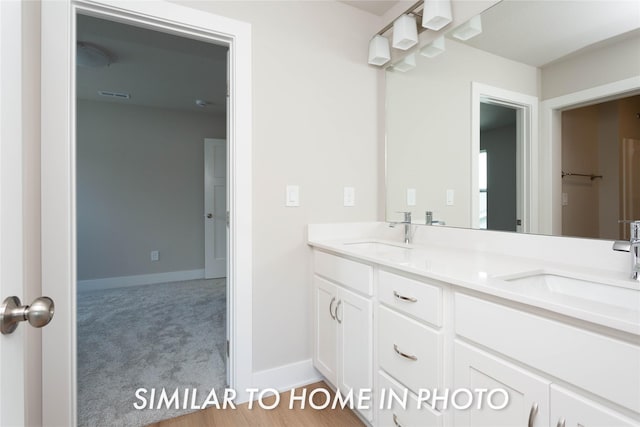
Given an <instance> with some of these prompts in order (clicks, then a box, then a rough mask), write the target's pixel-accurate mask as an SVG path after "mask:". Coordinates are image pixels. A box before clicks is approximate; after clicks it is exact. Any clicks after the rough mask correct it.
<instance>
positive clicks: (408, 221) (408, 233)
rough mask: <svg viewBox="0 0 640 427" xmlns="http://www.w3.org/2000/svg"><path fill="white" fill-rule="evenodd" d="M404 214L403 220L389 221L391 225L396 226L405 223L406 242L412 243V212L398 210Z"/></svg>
mask: <svg viewBox="0 0 640 427" xmlns="http://www.w3.org/2000/svg"><path fill="white" fill-rule="evenodd" d="M398 213H401V214H404V220H403V221H393V222H390V223H389V227H395V226H396V225H398V224H404V243H406V244H409V243H411V212H398Z"/></svg>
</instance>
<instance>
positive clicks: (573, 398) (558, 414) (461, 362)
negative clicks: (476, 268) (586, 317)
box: [454, 293, 640, 427]
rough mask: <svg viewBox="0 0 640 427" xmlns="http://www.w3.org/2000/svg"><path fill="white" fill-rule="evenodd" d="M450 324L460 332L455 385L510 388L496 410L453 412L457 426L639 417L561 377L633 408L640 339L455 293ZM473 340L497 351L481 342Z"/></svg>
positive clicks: (621, 426)
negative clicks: (579, 390)
mask: <svg viewBox="0 0 640 427" xmlns="http://www.w3.org/2000/svg"><path fill="white" fill-rule="evenodd" d="M455 330H456V335H457V336H458V337H460V338H456V339H455V346H454V357H455V362H454V363H455V375H454V377H455V385H456V387H474V388H475V387H480V388H496V387H502V388H504V389H505V390H506V391H507V392H508V393H509V396H510V403H509V406H508V407H507V408H505V409H504V410H501V411H495V410H491V409H487V410H485V411H483V412H484V413H478V412H477V411H471V412H468V413H464V412H458V413H457V414H456V426H458V425H460V426H477V425H495V426H498V425H528V426H531V425H533V426H547V425H551V426H557V427H567V426H572V427H575V426H583V427H590V426H594V427H595V426H602V427H604V426H607V427H628V426H632V425H634V426H638V425H640V423H639V422H638V421H637V420H636V421H633V420H631V419H630V418H629V417H627V416H625V415H624V414H623V413H622V412H621V411H616V410H615V409H613V408H611V407H607V406H605V405H603V404H599V403H597V402H594V401H592V400H591V399H588V398H587V397H585V396H584V395H580V394H577V393H574V392H571V391H569V390H567V388H565V387H564V386H563V385H562V384H561V383H565V384H567V385H568V386H571V387H578V388H582V389H583V390H588V392H589V393H592V394H594V395H596V396H600V397H601V398H603V399H606V400H608V401H609V402H615V403H616V404H617V405H619V406H621V407H624V408H626V409H624V411H626V410H627V409H628V410H631V411H633V412H635V413H636V414H637V413H638V412H640V346H638V345H636V344H633V343H629V342H626V341H623V340H620V339H616V338H613V337H609V336H606V335H602V334H600V333H595V332H592V331H590V330H586V329H583V328H579V327H576V326H573V325H569V324H566V323H564V322H559V321H557V320H555V319H549V318H546V317H543V316H539V315H536V314H532V313H529V312H526V311H523V310H518V309H515V308H513V307H508V306H504V305H502V304H497V303H495V302H492V301H487V300H484V299H482V298H477V297H474V296H470V295H466V294H459V293H456V295H455ZM461 338H464V339H465V340H470V341H472V342H473V343H472V344H468V343H465V342H462V341H461ZM475 343H477V345H478V346H482V347H484V348H487V349H490V351H491V353H498V355H494V354H489V353H488V352H487V351H483V350H480V349H479V348H477V347H476V345H475ZM507 358H509V359H511V360H514V361H515V362H516V363H518V364H519V365H521V366H516V365H515V364H513V363H511V362H509V361H507ZM533 371H536V372H540V374H534V373H533Z"/></svg>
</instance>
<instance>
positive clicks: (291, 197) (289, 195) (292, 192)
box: [285, 185, 300, 207]
mask: <svg viewBox="0 0 640 427" xmlns="http://www.w3.org/2000/svg"><path fill="white" fill-rule="evenodd" d="M285 206H289V207H295V206H300V186H298V185H287V189H286V194H285Z"/></svg>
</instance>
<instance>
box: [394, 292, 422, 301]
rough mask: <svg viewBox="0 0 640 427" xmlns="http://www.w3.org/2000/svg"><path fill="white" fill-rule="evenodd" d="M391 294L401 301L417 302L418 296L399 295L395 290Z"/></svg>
mask: <svg viewBox="0 0 640 427" xmlns="http://www.w3.org/2000/svg"><path fill="white" fill-rule="evenodd" d="M393 296H394V297H396V298H398V299H399V300H401V301H408V302H418V298H414V297H405V296H404V295H400V294H399V293H398V292H397V291H393Z"/></svg>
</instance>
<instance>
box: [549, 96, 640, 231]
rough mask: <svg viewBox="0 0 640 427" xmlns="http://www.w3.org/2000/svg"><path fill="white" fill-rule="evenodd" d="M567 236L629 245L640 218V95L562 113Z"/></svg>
mask: <svg viewBox="0 0 640 427" xmlns="http://www.w3.org/2000/svg"><path fill="white" fill-rule="evenodd" d="M561 114H562V116H561V118H562V172H561V178H562V234H563V235H565V236H575V237H589V238H600V239H610V240H617V239H622V240H628V239H629V226H628V224H626V223H624V221H633V220H636V219H639V218H640V173H639V172H638V171H639V170H640V95H638V94H632V95H627V96H624V97H621V98H618V99H613V100H611V99H607V100H604V101H602V102H597V103H593V104H591V105H588V106H580V107H577V108H569V109H566V110H564V111H562V113H561Z"/></svg>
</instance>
